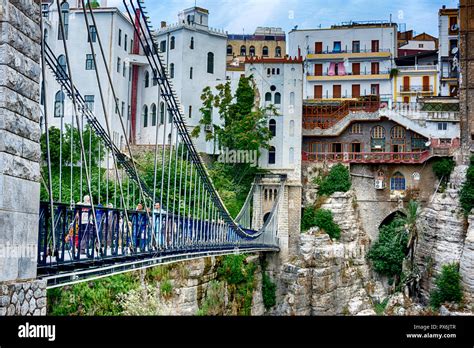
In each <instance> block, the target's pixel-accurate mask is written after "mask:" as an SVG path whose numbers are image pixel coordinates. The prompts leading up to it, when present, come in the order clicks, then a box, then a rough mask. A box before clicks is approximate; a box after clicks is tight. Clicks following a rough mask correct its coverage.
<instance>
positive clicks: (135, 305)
mask: <svg viewBox="0 0 474 348" xmlns="http://www.w3.org/2000/svg"><path fill="white" fill-rule="evenodd" d="M156 295H157V294H156V288H155V287H153V286H150V285H146V286H145V287H143V288H141V289H133V290H130V291H129V292H127V293H125V294H121V295H120V296H119V303H120V306H121V307H122V308H123V312H122V313H121V315H125V316H152V315H154V316H156V315H172V314H173V313H172V312H171V310H170V309H169V308H166V307H165V306H164V305H163V304H162V303H161V299H160V297H159V296H156Z"/></svg>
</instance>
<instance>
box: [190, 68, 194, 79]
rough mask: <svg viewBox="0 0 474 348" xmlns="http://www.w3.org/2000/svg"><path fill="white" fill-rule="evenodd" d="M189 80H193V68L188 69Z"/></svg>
mask: <svg viewBox="0 0 474 348" xmlns="http://www.w3.org/2000/svg"><path fill="white" fill-rule="evenodd" d="M189 78H190V79H191V80H192V79H193V67H191V68H189Z"/></svg>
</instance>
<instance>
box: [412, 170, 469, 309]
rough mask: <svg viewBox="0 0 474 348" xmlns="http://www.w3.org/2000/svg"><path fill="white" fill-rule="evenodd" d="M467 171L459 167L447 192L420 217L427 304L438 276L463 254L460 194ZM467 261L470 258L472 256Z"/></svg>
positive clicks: (419, 254)
mask: <svg viewBox="0 0 474 348" xmlns="http://www.w3.org/2000/svg"><path fill="white" fill-rule="evenodd" d="M466 170H467V167H466V166H458V167H456V168H455V170H454V172H453V174H452V176H451V181H450V183H449V184H448V187H447V189H446V191H445V192H443V193H436V194H434V195H433V197H432V202H431V203H430V204H428V206H427V207H426V208H424V209H423V210H422V211H421V213H420V218H419V221H418V230H419V241H418V245H417V250H416V262H417V265H418V267H419V269H420V272H421V276H422V277H421V281H420V286H421V295H422V297H423V298H424V299H425V300H426V299H428V297H429V292H430V291H431V290H432V288H433V280H434V276H435V275H436V274H439V273H440V272H441V269H442V267H443V265H446V264H449V263H453V262H460V260H461V256H462V254H463V246H464V240H465V237H466V232H465V231H466V225H465V218H464V215H463V214H464V213H463V210H462V208H461V205H460V202H459V191H460V189H461V187H462V183H463V180H464V179H463V178H465V173H466ZM468 251H469V248H468ZM466 257H470V256H469V252H468V254H467V255H466ZM468 267H469V266H466V268H465V269H466V270H467V268H468Z"/></svg>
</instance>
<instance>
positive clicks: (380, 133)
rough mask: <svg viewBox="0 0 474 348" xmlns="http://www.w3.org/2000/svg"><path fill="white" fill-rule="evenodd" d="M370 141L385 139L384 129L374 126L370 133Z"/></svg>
mask: <svg viewBox="0 0 474 348" xmlns="http://www.w3.org/2000/svg"><path fill="white" fill-rule="evenodd" d="M371 136H372V139H384V138H385V128H383V127H382V126H375V127H374V128H372V131H371Z"/></svg>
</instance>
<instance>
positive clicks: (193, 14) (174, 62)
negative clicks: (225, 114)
mask: <svg viewBox="0 0 474 348" xmlns="http://www.w3.org/2000/svg"><path fill="white" fill-rule="evenodd" d="M208 23H209V12H208V10H206V9H203V8H200V7H191V8H188V9H186V10H184V11H182V12H181V13H180V14H179V15H178V23H176V24H172V25H166V23H164V22H162V27H161V28H160V29H159V30H158V31H157V32H156V33H155V37H156V41H157V42H158V46H159V47H158V48H159V50H160V51H161V53H162V57H163V59H164V64H166V66H167V69H168V72H169V77H170V78H171V82H172V84H173V87H174V90H175V91H176V94H177V96H178V99H179V100H180V102H181V105H182V107H183V112H184V115H185V118H186V121H187V124H188V126H189V127H190V129H193V127H195V126H196V125H198V123H199V121H200V119H201V112H200V108H201V107H202V100H201V94H202V92H203V89H204V88H205V87H207V86H209V87H211V88H213V87H215V86H217V85H219V84H221V83H225V80H226V46H227V34H226V33H225V32H224V31H222V30H217V29H212V28H210V27H209V25H208ZM150 73H151V71H150ZM144 95H145V96H144V100H143V103H144V104H143V105H148V106H149V105H150V103H153V102H155V100H156V97H155V95H154V92H153V91H145V94H144ZM160 105H161V102H160ZM163 107H164V106H160V110H161V108H163ZM216 122H217V120H216ZM146 128H147V127H144V125H143V123H141V124H140V127H139V137H138V139H139V140H138V141H139V143H153V142H154V136H155V135H154V134H155V130H154V129H153V128H149V127H148V129H146ZM194 141H195V143H196V145H197V147H198V150H199V151H202V152H207V153H209V154H211V153H214V149H213V143H212V142H206V141H205V134H204V132H201V134H200V137H199V138H198V139H195V140H194Z"/></svg>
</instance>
